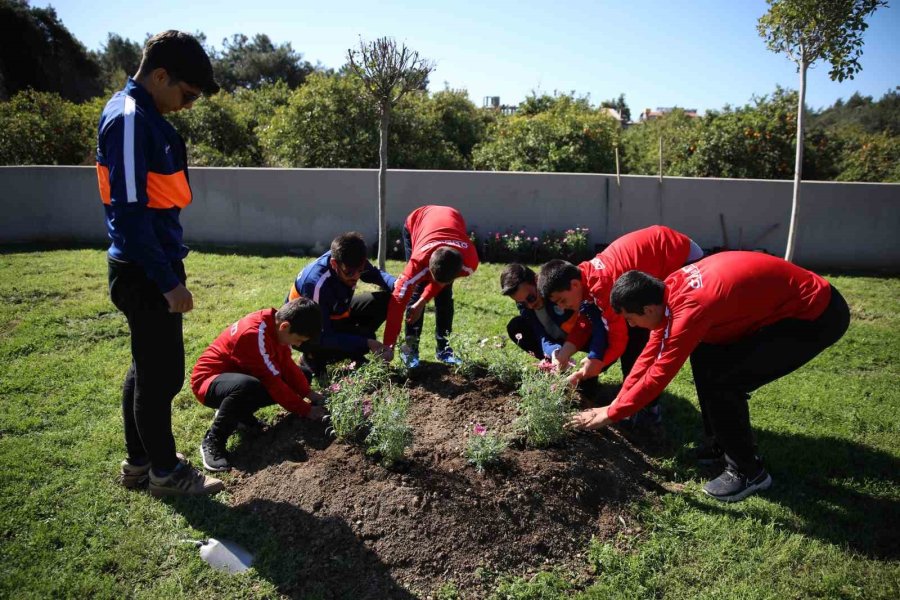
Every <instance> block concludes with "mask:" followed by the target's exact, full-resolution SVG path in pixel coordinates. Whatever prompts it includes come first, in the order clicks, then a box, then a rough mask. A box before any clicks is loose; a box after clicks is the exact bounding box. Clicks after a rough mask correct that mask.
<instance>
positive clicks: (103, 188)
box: [97, 163, 112, 204]
mask: <svg viewBox="0 0 900 600" xmlns="http://www.w3.org/2000/svg"><path fill="white" fill-rule="evenodd" d="M97 185H98V186H99V187H100V199H101V200H103V204H112V193H111V192H110V191H109V169H108V168H107V167H105V166H104V165H101V164H100V163H97Z"/></svg>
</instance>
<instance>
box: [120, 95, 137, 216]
mask: <svg viewBox="0 0 900 600" xmlns="http://www.w3.org/2000/svg"><path fill="white" fill-rule="evenodd" d="M135 106H136V105H135V102H134V98H132V97H131V96H125V113H124V115H125V140H124V142H123V144H122V152H123V154H124V158H125V164H124V167H125V191H126V193H127V195H128V202H137V199H138V198H137V184H136V182H135V177H134V111H135Z"/></svg>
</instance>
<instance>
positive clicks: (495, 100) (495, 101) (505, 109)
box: [481, 96, 519, 115]
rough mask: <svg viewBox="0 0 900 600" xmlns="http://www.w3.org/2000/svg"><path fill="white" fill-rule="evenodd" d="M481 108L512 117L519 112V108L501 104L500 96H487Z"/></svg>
mask: <svg viewBox="0 0 900 600" xmlns="http://www.w3.org/2000/svg"><path fill="white" fill-rule="evenodd" d="M481 107H482V108H489V109H491V110H497V111H500V112H501V113H503V114H504V115H512V114H515V113H516V111H517V110H519V107H518V106H513V105H508V104H500V96H485V97H484V100H483V101H482V103H481Z"/></svg>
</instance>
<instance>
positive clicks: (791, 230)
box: [784, 46, 809, 261]
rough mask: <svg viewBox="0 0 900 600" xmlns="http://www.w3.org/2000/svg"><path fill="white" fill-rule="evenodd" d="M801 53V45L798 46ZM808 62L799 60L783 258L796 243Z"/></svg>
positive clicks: (790, 255)
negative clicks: (794, 143) (791, 180)
mask: <svg viewBox="0 0 900 600" xmlns="http://www.w3.org/2000/svg"><path fill="white" fill-rule="evenodd" d="M800 54H801V55H802V54H803V46H801V47H800ZM808 68H809V63H808V62H807V61H806V60H805V59H801V60H800V94H798V95H799V101H798V104H797V161H796V163H795V164H794V200H793V202H792V203H791V224H790V226H789V227H788V239H787V248H786V249H785V251H784V260H787V261H793V260H794V246H795V245H796V244H797V207H798V206H799V204H800V181H801V179H802V178H803V133H804V132H803V106H804V104H806V70H807V69H808Z"/></svg>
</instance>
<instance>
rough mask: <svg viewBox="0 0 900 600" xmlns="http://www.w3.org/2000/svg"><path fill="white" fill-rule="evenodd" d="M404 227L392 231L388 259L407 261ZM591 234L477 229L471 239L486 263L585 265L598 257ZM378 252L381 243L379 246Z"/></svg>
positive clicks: (577, 230)
mask: <svg viewBox="0 0 900 600" xmlns="http://www.w3.org/2000/svg"><path fill="white" fill-rule="evenodd" d="M401 232H402V229H401V228H400V227H391V228H390V229H389V230H388V243H389V246H388V258H391V259H396V260H403V259H404V258H405V256H404V253H403V239H402V235H401ZM589 233H590V230H589V229H588V228H587V227H575V228H573V229H566V230H565V231H562V232H560V231H556V230H550V231H542V232H540V233H531V232H529V231H528V230H526V229H524V228H520V229H518V230H513V229H507V230H505V231H487V232H484V233H483V234H482V233H480V232H479V231H478V229H477V228H475V229H474V230H473V231H470V232H469V238H470V239H471V240H472V243H473V244H475V247H476V248H477V249H478V258H479V260H481V261H482V262H506V263H509V262H521V263H529V264H534V263H542V262H546V261H548V260H551V259H554V258H562V259H565V260H568V261H570V262H574V263H577V262H581V261H583V260H587V259H589V258H591V257H592V256H594V254H596V251H595V250H594V249H593V248H592V246H591V245H590V243H589V240H588V236H589ZM376 250H377V243H376Z"/></svg>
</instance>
